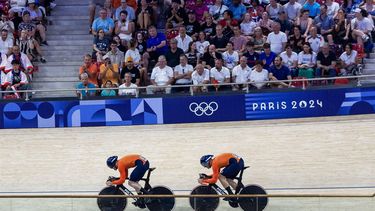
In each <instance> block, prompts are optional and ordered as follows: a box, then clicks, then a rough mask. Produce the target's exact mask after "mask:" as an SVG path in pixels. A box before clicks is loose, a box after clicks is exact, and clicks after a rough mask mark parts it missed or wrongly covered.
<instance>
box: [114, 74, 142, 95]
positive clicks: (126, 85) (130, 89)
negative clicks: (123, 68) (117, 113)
mask: <svg viewBox="0 0 375 211" xmlns="http://www.w3.org/2000/svg"><path fill="white" fill-rule="evenodd" d="M132 81H133V79H132V74H131V73H129V72H128V73H125V75H124V80H123V84H121V85H120V86H119V90H118V95H120V96H123V95H136V94H137V87H138V86H137V85H136V84H134V83H132Z"/></svg>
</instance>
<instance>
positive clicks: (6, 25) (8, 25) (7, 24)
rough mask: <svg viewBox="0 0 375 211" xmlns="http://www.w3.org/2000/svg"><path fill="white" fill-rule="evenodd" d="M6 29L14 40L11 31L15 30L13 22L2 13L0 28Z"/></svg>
mask: <svg viewBox="0 0 375 211" xmlns="http://www.w3.org/2000/svg"><path fill="white" fill-rule="evenodd" d="M3 29H5V30H7V31H8V37H9V38H11V39H13V40H14V36H13V33H14V32H15V28H14V23H13V21H11V20H10V19H9V17H8V15H7V14H5V13H3V14H2V15H1V20H0V30H3Z"/></svg>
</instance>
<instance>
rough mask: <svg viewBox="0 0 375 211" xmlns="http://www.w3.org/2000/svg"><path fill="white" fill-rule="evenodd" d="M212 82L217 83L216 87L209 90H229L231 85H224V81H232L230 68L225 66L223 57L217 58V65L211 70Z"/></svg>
mask: <svg viewBox="0 0 375 211" xmlns="http://www.w3.org/2000/svg"><path fill="white" fill-rule="evenodd" d="M210 80H211V84H215V86H214V88H213V87H209V90H216V91H219V89H220V90H228V89H230V86H228V85H222V84H224V83H230V71H229V69H228V68H226V67H224V66H223V60H222V59H216V60H215V67H213V68H212V69H211V70H210Z"/></svg>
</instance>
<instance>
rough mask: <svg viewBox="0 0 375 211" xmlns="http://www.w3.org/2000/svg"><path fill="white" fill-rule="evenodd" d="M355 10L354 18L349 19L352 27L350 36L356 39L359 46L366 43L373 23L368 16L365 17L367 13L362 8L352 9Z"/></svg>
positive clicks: (372, 28)
mask: <svg viewBox="0 0 375 211" xmlns="http://www.w3.org/2000/svg"><path fill="white" fill-rule="evenodd" d="M354 12H355V18H354V19H352V21H351V28H352V30H353V31H352V36H353V38H354V39H355V40H357V43H358V44H360V45H361V46H364V43H366V42H367V41H368V40H369V39H370V37H371V32H372V31H373V30H374V25H373V24H372V22H371V21H370V19H369V18H367V16H368V13H367V11H366V10H364V9H360V8H357V9H355V10H354Z"/></svg>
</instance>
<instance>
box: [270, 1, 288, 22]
mask: <svg viewBox="0 0 375 211" xmlns="http://www.w3.org/2000/svg"><path fill="white" fill-rule="evenodd" d="M266 11H267V12H268V14H269V16H270V18H271V19H272V20H276V19H277V18H278V15H279V12H281V11H284V8H283V6H282V5H281V4H279V3H277V1H276V0H270V4H269V5H267V7H266Z"/></svg>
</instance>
